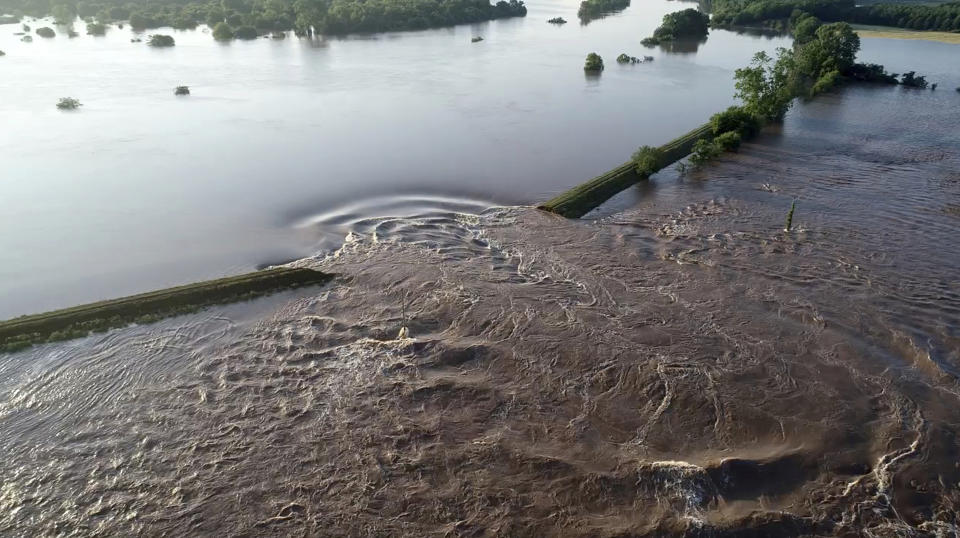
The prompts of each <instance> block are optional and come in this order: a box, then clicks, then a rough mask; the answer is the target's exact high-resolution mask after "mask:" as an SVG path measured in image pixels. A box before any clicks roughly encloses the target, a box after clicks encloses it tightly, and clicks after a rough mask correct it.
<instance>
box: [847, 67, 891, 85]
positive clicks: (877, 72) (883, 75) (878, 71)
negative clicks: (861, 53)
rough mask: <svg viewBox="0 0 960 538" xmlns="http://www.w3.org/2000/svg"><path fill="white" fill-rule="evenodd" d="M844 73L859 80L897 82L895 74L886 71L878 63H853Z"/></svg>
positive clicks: (885, 82) (884, 82)
mask: <svg viewBox="0 0 960 538" xmlns="http://www.w3.org/2000/svg"><path fill="white" fill-rule="evenodd" d="M846 75H847V76H848V77H850V78H852V79H854V80H859V81H861V82H880V83H883V84H897V83H898V80H897V74H896V73H893V74H890V73H887V70H886V69H884V67H883V66H882V65H880V64H853V66H852V67H850V69H849V70H848V71H847V72H846Z"/></svg>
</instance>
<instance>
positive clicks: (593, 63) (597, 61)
mask: <svg viewBox="0 0 960 538" xmlns="http://www.w3.org/2000/svg"><path fill="white" fill-rule="evenodd" d="M583 70H584V71H586V72H588V73H599V72H601V71H603V58H601V57H600V55H599V54H597V53H596V52H591V53H590V54H587V59H586V61H585V62H584V64H583Z"/></svg>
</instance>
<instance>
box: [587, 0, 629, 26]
mask: <svg viewBox="0 0 960 538" xmlns="http://www.w3.org/2000/svg"><path fill="white" fill-rule="evenodd" d="M628 7H630V0H584V1H583V2H580V9H578V10H577V16H578V17H580V20H582V21H584V22H589V21H591V20H593V19H599V18H601V17H605V16H607V15H610V14H613V13H616V12H618V11H623V10H624V9H627V8H628Z"/></svg>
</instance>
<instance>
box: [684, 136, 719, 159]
mask: <svg viewBox="0 0 960 538" xmlns="http://www.w3.org/2000/svg"><path fill="white" fill-rule="evenodd" d="M721 153H723V148H721V147H720V145H719V144H717V143H716V142H715V141H713V140H707V139H706V138H701V139H700V140H697V143H696V144H694V145H693V152H692V153H691V155H690V162H692V163H693V164H696V165H701V164H703V163H705V162H707V161H710V160H713V159H715V158H717V157H718V156H719V155H720V154H721Z"/></svg>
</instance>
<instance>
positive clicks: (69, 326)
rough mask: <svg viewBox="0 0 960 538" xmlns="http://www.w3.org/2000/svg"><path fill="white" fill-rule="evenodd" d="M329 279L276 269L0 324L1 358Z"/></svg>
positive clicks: (311, 272)
mask: <svg viewBox="0 0 960 538" xmlns="http://www.w3.org/2000/svg"><path fill="white" fill-rule="evenodd" d="M331 278H333V275H330V274H328V273H322V272H320V271H314V270H312V269H303V268H287V267H280V268H274V269H267V270H263V271H256V272H253V273H245V274H242V275H237V276H231V277H226V278H220V279H216V280H207V281H204V282H196V283H193V284H187V285H185V286H177V287H174V288H167V289H162V290H157V291H151V292H147V293H142V294H139V295H131V296H129V297H121V298H119V299H110V300H107V301H100V302H96V303H90V304H85V305H80V306H74V307H71V308H65V309H63V310H54V311H52V312H45V313H43V314H34V315H30V316H21V317H19V318H14V319H10V320H7V321H2V322H0V352H4V351H16V350H19V349H23V348H27V347H30V346H32V345H34V344H41V343H44V342H54V341H58V340H68V339H71V338H79V337H82V336H86V335H88V334H90V333H91V332H98V331H105V330H107V329H112V328H116V327H122V326H124V325H128V324H130V323H149V322H152V321H156V320H159V319H163V318H167V317H171V316H176V315H180V314H186V313H189V312H194V311H196V310H198V309H201V308H203V307H206V306H211V305H215V304H224V303H232V302H238V301H243V300H247V299H252V298H254V297H259V296H261V295H266V294H269V293H273V292H277V291H280V290H284V289H291V288H300V287H304V286H310V285H316V284H323V283H325V282H327V281H328V280H330V279H331Z"/></svg>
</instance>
